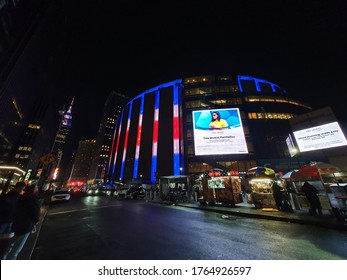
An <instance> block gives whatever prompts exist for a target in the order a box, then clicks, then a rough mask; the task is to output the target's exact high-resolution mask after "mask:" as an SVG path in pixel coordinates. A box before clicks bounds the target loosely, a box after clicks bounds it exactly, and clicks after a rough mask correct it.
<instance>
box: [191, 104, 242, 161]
mask: <svg viewBox="0 0 347 280" xmlns="http://www.w3.org/2000/svg"><path fill="white" fill-rule="evenodd" d="M192 114H193V125H194V147H195V155H224V154H247V153H248V149H247V143H246V139H245V135H244V132H243V127H242V122H241V117H240V112H239V109H238V108H229V109H218V110H200V111H193V112H192Z"/></svg>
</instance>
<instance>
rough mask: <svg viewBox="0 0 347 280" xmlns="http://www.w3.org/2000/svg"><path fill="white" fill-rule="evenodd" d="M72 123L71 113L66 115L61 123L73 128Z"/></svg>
mask: <svg viewBox="0 0 347 280" xmlns="http://www.w3.org/2000/svg"><path fill="white" fill-rule="evenodd" d="M71 121H72V115H71V114H69V113H65V114H64V116H63V119H62V121H61V123H62V125H64V126H71Z"/></svg>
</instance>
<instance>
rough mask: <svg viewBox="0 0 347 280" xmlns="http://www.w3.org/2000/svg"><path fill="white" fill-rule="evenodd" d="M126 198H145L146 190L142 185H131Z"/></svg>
mask: <svg viewBox="0 0 347 280" xmlns="http://www.w3.org/2000/svg"><path fill="white" fill-rule="evenodd" d="M126 198H130V199H137V198H141V199H144V198H145V190H144V188H142V187H131V188H130V189H129V190H128V191H127V193H126Z"/></svg>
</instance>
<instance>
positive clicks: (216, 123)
mask: <svg viewBox="0 0 347 280" xmlns="http://www.w3.org/2000/svg"><path fill="white" fill-rule="evenodd" d="M211 115H212V119H211V122H210V129H222V128H228V123H227V121H226V120H224V119H222V118H221V117H220V113H219V112H218V111H214V112H211Z"/></svg>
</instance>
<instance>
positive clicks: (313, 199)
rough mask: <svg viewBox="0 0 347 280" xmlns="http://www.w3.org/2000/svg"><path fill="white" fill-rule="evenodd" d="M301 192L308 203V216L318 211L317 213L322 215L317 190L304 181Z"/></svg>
mask: <svg viewBox="0 0 347 280" xmlns="http://www.w3.org/2000/svg"><path fill="white" fill-rule="evenodd" d="M301 191H302V192H303V193H304V194H305V196H306V198H307V200H308V202H309V203H310V210H309V212H310V214H317V210H318V213H319V214H320V215H322V214H323V212H322V205H321V203H320V200H319V197H318V195H317V194H318V191H317V189H316V188H315V187H314V186H313V185H311V184H310V183H308V182H307V181H306V182H305V183H304V184H303V186H302V188H301Z"/></svg>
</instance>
